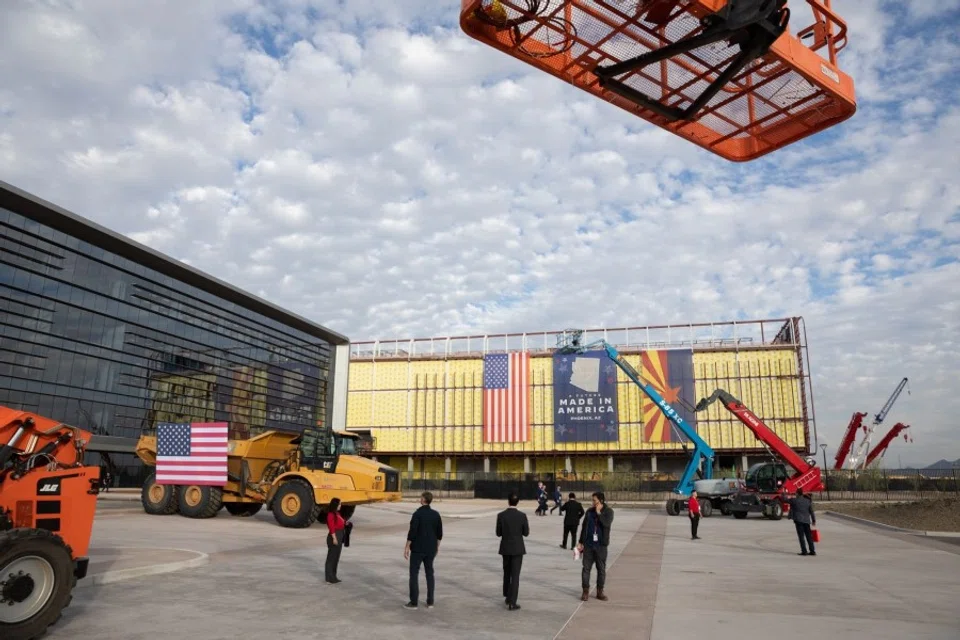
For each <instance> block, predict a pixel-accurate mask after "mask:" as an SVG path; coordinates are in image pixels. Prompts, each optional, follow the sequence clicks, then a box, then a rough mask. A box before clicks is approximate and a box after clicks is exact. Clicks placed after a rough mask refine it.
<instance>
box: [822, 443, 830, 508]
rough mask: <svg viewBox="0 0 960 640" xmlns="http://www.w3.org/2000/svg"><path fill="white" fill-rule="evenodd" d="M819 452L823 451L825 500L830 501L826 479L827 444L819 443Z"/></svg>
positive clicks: (828, 483)
mask: <svg viewBox="0 0 960 640" xmlns="http://www.w3.org/2000/svg"><path fill="white" fill-rule="evenodd" d="M820 450H821V451H823V484H824V485H825V486H826V488H827V500H829V499H830V482H829V479H828V478H827V443H826V442H821V443H820Z"/></svg>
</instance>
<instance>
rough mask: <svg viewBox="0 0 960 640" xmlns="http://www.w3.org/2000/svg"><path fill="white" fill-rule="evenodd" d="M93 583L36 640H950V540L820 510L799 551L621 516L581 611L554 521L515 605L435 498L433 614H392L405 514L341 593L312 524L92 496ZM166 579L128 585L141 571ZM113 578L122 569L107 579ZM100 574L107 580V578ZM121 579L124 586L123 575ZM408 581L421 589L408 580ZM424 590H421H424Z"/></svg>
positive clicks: (719, 531) (377, 538)
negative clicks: (595, 590) (601, 593)
mask: <svg viewBox="0 0 960 640" xmlns="http://www.w3.org/2000/svg"><path fill="white" fill-rule="evenodd" d="M102 502H103V505H102V508H101V509H100V510H99V513H98V517H97V521H96V525H95V530H94V538H93V542H92V550H91V558H92V564H91V571H92V572H93V579H92V580H89V582H88V584H85V585H84V586H83V587H82V588H79V589H77V591H76V597H75V598H74V602H73V604H72V605H71V606H70V608H69V609H67V611H66V613H65V614H64V618H63V619H62V620H61V621H60V622H59V623H58V624H57V625H56V626H55V627H54V628H53V629H52V630H51V633H50V636H49V637H50V638H52V639H54V640H57V639H65V638H76V637H90V638H98V639H100V640H112V639H114V638H116V639H121V638H122V639H125V640H126V639H129V640H138V639H141V638H143V639H147V638H151V639H152V638H155V637H156V634H157V633H158V632H162V633H163V634H164V635H165V636H167V637H170V638H179V637H191V638H195V639H197V640H207V639H209V640H218V639H220V638H224V639H226V638H230V639H233V638H236V637H237V635H238V634H242V635H243V636H245V637H247V636H249V637H257V636H258V635H260V634H270V635H271V637H286V636H288V635H290V636H294V635H295V634H297V635H299V636H300V637H339V638H370V637H376V636H378V635H381V636H382V635H389V636H391V637H416V638H418V639H421V638H422V639H424V640H429V639H433V638H437V639H440V638H444V639H448V638H478V639H479V638H507V637H509V638H530V639H534V638H536V639H540V638H543V639H552V638H558V637H559V638H583V637H589V638H592V639H601V638H631V639H633V638H636V639H638V640H646V639H647V638H654V639H656V640H685V639H687V638H689V639H690V640H693V639H694V638H696V639H697V640H702V638H705V637H708V638H711V640H725V639H727V638H730V639H733V638H737V640H742V638H743V637H745V635H749V634H753V633H761V634H771V633H775V634H776V636H777V638H778V639H783V640H789V639H791V638H797V639H799V638H804V640H806V639H808V638H811V637H824V638H827V637H842V638H845V639H847V640H851V639H855V638H865V639H866V638H871V639H873V638H891V639H892V638H897V639H900V638H922V639H931V640H933V639H940V638H942V639H944V640H948V639H949V640H956V638H957V637H960V613H958V609H957V607H956V597H955V594H956V593H960V547H958V546H957V545H953V544H949V543H945V542H942V541H938V540H935V539H924V538H918V537H916V536H909V535H903V534H891V533H888V532H884V531H879V530H876V529H872V528H868V527H863V526H859V525H856V524H853V523H849V522H843V521H840V520H831V519H829V518H827V517H821V523H820V525H821V526H820V528H821V531H822V533H823V544H822V545H821V546H820V548H819V549H818V551H819V553H818V556H817V557H815V558H801V557H798V556H797V555H795V553H796V551H797V542H796V537H795V535H794V533H793V526H792V523H790V522H789V521H787V520H783V521H780V522H771V521H767V520H763V519H761V518H758V517H751V518H750V519H748V520H746V521H738V520H734V519H732V518H721V517H713V518H709V519H705V520H704V521H703V522H702V524H701V531H700V534H701V536H702V537H703V539H702V540H699V541H692V540H690V539H689V530H688V524H687V520H686V518H684V517H667V516H665V515H663V514H662V512H661V511H659V510H657V511H646V510H639V509H627V508H620V509H618V510H617V513H616V520H615V523H614V535H613V537H612V546H611V549H610V560H611V567H610V571H609V576H608V584H607V590H608V592H609V595H610V598H611V599H610V601H608V602H598V601H596V600H594V599H591V600H590V602H587V603H580V602H579V600H578V596H579V592H580V589H579V571H580V569H579V565H578V564H577V563H575V562H574V561H573V560H572V558H571V556H570V552H568V551H564V550H562V549H560V548H559V547H558V546H557V545H558V543H559V539H560V534H561V518H559V517H557V516H547V517H543V518H537V517H535V516H533V515H532V510H533V508H534V507H533V505H532V504H526V505H522V506H524V507H526V510H527V512H528V514H530V522H531V527H532V533H531V537H530V540H529V541H528V545H527V548H528V552H529V555H528V556H527V558H526V559H525V560H524V565H523V574H522V577H521V587H520V604H521V605H522V609H521V610H520V611H515V612H509V611H507V610H506V609H505V608H504V606H503V599H502V597H501V593H500V590H501V565H500V558H499V556H497V554H496V550H497V538H496V537H495V535H494V524H495V514H496V512H497V511H498V510H499V509H500V508H501V505H500V504H497V503H492V502H486V501H444V502H442V503H435V506H437V508H438V509H439V510H440V511H441V513H442V514H443V515H444V516H445V521H444V526H445V539H444V542H443V545H442V546H441V552H440V555H439V556H438V558H437V562H436V569H437V606H436V607H435V608H434V609H433V610H430V611H428V610H426V609H422V610H420V611H406V610H404V609H403V608H402V605H403V603H404V602H405V601H406V599H407V597H406V586H407V570H406V563H405V561H404V560H403V556H402V551H403V540H404V536H405V533H406V526H407V523H408V521H409V514H410V513H411V512H412V511H413V509H414V508H415V505H412V504H406V503H402V504H391V505H378V506H375V507H362V508H360V509H358V511H357V514H356V516H355V518H354V520H355V523H356V526H355V530H354V531H355V532H354V537H353V541H352V544H351V546H350V547H349V548H347V549H345V550H344V553H343V558H342V560H341V570H340V577H341V578H342V579H343V583H341V584H339V585H336V586H330V585H326V584H325V583H324V581H323V559H324V555H325V547H323V536H324V530H323V528H321V527H320V526H319V525H315V526H314V527H312V528H311V529H308V530H293V529H283V528H281V527H279V526H278V525H276V523H275V522H274V521H273V517H272V515H270V514H268V513H261V514H258V516H256V517H255V518H252V519H246V518H244V519H241V518H234V517H231V516H229V515H228V514H227V513H226V511H221V512H220V514H219V516H218V517H216V518H214V519H212V520H205V521H202V520H201V521H197V520H189V519H186V518H182V517H180V516H167V517H156V516H147V515H145V514H143V513H142V512H141V511H139V508H138V504H137V503H131V502H126V503H124V502H119V501H118V502H109V503H107V501H102ZM168 563H175V564H174V565H173V566H178V565H176V563H180V565H179V566H181V567H182V568H180V569H179V570H177V571H175V572H171V573H163V574H155V575H149V576H145V577H129V576H130V575H132V574H134V573H136V571H137V569H138V568H139V569H146V570H147V571H160V570H163V568H164V565H166V564H168ZM120 571H123V572H125V573H120V574H118V573H117V572H120ZM111 575H113V576H117V577H116V578H115V579H117V580H120V581H116V582H110V579H111ZM121 579H122V580H121ZM421 580H422V578H421ZM421 594H422V595H425V585H423V583H422V582H421Z"/></svg>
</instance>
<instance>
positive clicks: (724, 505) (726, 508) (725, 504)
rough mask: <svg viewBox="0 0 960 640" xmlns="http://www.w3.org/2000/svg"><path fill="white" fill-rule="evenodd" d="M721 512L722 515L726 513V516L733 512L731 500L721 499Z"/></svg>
mask: <svg viewBox="0 0 960 640" xmlns="http://www.w3.org/2000/svg"><path fill="white" fill-rule="evenodd" d="M720 513H721V514H722V515H725V516H728V515H730V514H731V513H732V511H731V510H730V501H729V500H721V501H720Z"/></svg>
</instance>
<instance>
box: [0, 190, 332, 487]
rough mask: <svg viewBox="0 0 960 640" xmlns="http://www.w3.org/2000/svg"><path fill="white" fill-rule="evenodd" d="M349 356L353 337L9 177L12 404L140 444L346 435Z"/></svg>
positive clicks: (7, 308)
mask: <svg viewBox="0 0 960 640" xmlns="http://www.w3.org/2000/svg"><path fill="white" fill-rule="evenodd" d="M348 364H349V341H348V339H347V338H346V337H344V336H342V335H339V334H337V333H335V332H333V331H330V330H329V329H326V328H324V327H322V326H320V325H317V324H315V323H312V322H310V321H308V320H306V319H304V318H301V317H299V316H296V315H294V314H292V313H289V312H287V311H284V310H283V309H280V308H279V307H276V306H274V305H272V304H270V303H268V302H266V301H264V300H262V299H260V298H257V297H255V296H252V295H250V294H247V293H245V292H243V291H241V290H239V289H237V288H235V287H232V286H230V285H228V284H226V283H223V282H221V281H219V280H216V279H214V278H212V277H210V276H208V275H205V274H203V273H201V272H200V271H198V270H196V269H193V268H191V267H189V266H187V265H185V264H184V263H182V262H179V261H177V260H174V259H171V258H169V257H166V256H164V255H162V254H160V253H158V252H156V251H153V250H152V249H149V248H148V247H145V246H143V245H140V244H138V243H135V242H133V241H131V240H129V239H127V238H125V237H123V236H120V235H119V234H116V233H113V232H111V231H109V230H107V229H105V228H103V227H100V226H99V225H96V224H93V223H92V222H90V221H87V220H85V219H83V218H80V217H78V216H76V215H74V214H71V213H69V212H67V211H64V210H63V209H60V208H59V207H56V206H54V205H52V204H50V203H47V202H44V201H41V200H39V199H38V198H36V197H34V196H32V195H30V194H27V193H25V192H23V191H20V190H18V189H16V188H15V187H12V186H10V185H7V184H5V183H2V182H0V405H6V406H9V407H13V408H18V409H22V410H25V411H32V412H35V413H37V414H40V415H42V416H46V417H49V418H53V419H56V420H59V421H61V422H64V423H67V424H71V425H75V426H78V427H81V428H83V429H87V430H89V431H91V432H94V433H101V434H107V435H112V436H123V437H128V438H136V437H139V436H140V434H141V433H143V432H144V431H150V430H151V429H153V428H154V427H155V425H156V424H157V423H158V422H167V421H182V422H221V421H224V422H228V423H229V424H230V431H231V437H237V438H245V437H250V436H252V435H256V434H257V433H260V432H262V431H264V430H268V429H271V428H283V429H292V430H300V429H302V428H304V427H307V426H316V425H320V426H326V425H331V426H333V427H334V428H340V429H342V428H343V427H344V426H345V422H346V418H345V416H346V383H347V381H346V377H347V366H348ZM114 460H115V461H116V463H117V465H118V468H117V472H118V474H119V477H118V478H117V480H118V481H119V484H120V485H121V486H139V482H140V481H141V479H142V477H143V476H144V475H146V472H147V471H148V470H145V469H143V468H142V467H141V465H140V463H139V461H138V460H136V458H134V457H133V456H132V455H129V454H126V455H121V456H120V457H119V458H117V457H114Z"/></svg>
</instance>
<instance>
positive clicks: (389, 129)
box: [0, 0, 960, 461]
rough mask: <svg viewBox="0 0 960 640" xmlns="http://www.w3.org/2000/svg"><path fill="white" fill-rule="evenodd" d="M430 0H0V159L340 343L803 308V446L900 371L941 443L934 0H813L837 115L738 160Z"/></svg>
mask: <svg viewBox="0 0 960 640" xmlns="http://www.w3.org/2000/svg"><path fill="white" fill-rule="evenodd" d="M459 6H460V3H459V2H454V1H453V0H446V1H444V2H436V1H435V0H408V1H407V2H403V3H374V2H370V1H361V0H357V1H355V2H354V1H351V2H349V3H331V2H329V0H284V1H280V0H277V1H275V2H266V1H264V2H256V1H255V0H237V1H234V2H217V3H196V2H187V1H186V0H179V1H174V0H171V1H169V2H167V3H164V4H162V5H161V4H157V3H129V4H124V5H123V7H122V8H121V9H118V8H117V4H116V3H113V2H107V1H106V0H99V1H97V0H88V1H86V2H83V3H71V2H63V3H52V2H49V3H32V2H26V1H24V0H16V1H15V2H13V3H12V5H11V7H8V8H6V9H5V10H6V17H8V18H9V19H7V20H4V21H3V23H2V24H0V87H3V88H0V174H2V175H3V176H4V179H5V180H7V181H9V182H11V183H13V184H16V185H18V186H20V187H22V188H25V189H27V190H30V191H33V192H35V193H37V194H38V195H40V196H42V197H44V198H47V199H50V200H53V201H55V202H57V203H58V204H61V205H63V206H65V207H67V208H69V209H71V210H73V211H76V212H77V213H79V214H81V215H84V216H86V217H89V218H92V219H93V220H95V221H97V222H99V223H101V224H104V225H106V226H108V227H111V228H113V229H116V230H118V231H120V232H122V233H126V234H128V235H130V236H131V237H133V238H135V239H137V240H140V241H141V242H146V243H147V244H150V245H151V246H154V247H156V248H157V249H159V250H161V251H164V252H166V253H168V254H170V255H173V256H175V257H178V258H181V259H183V258H186V257H189V258H190V261H191V263H192V264H194V265H195V266H197V267H198V268H200V269H203V270H205V271H207V272H209V273H211V274H213V275H215V276H217V277H219V278H221V279H224V280H227V281H230V282H234V283H236V284H238V285H239V286H241V287H243V288H244V289H246V290H248V291H251V292H253V293H256V294H258V295H262V296H264V297H266V298H268V299H270V300H271V301H273V302H276V303H278V304H280V305H282V306H285V307H288V308H290V309H291V310H293V311H295V312H297V313H300V314H302V315H305V316H307V317H310V318H312V319H314V320H316V321H318V322H321V323H323V324H326V325H328V326H330V327H331V328H334V329H336V330H338V331H341V332H343V333H345V334H346V335H348V336H350V337H351V338H353V339H356V340H362V339H370V338H392V337H408V336H424V335H449V334H460V333H471V334H476V333H478V332H499V331H511V332H514V331H537V330H544V329H556V328H560V327H566V326H574V325H583V326H587V327H596V326H600V325H601V324H605V325H606V326H608V327H610V326H623V325H637V324H644V323H654V324H662V323H667V322H677V323H687V322H698V321H706V322H709V321H720V320H727V319H733V318H738V317H745V318H763V317H779V316H783V315H792V314H797V315H803V316H804V317H805V318H806V322H807V328H808V336H809V339H810V343H811V348H810V350H811V358H812V363H811V364H812V371H813V374H814V376H815V378H814V390H815V400H816V409H817V418H818V424H819V428H820V433H821V434H822V435H823V436H824V437H825V438H826V439H827V441H828V442H829V443H830V444H831V446H833V445H835V444H836V443H837V442H838V441H839V439H840V435H841V432H842V429H843V427H844V426H845V425H846V422H847V420H848V418H849V414H850V413H852V412H853V411H855V410H862V411H868V412H876V411H877V410H879V407H880V406H881V405H882V403H883V401H884V400H885V399H886V397H887V396H888V395H889V393H890V391H892V389H893V387H894V386H895V384H896V382H897V381H898V380H899V379H900V378H901V377H902V376H908V377H909V378H910V380H911V390H912V395H910V396H905V397H903V398H901V399H900V401H899V402H898V404H897V406H896V407H895V409H894V412H893V413H892V414H891V416H890V418H889V419H888V421H889V422H890V423H891V424H892V423H893V422H895V421H898V420H902V421H904V422H908V423H911V424H913V425H914V431H915V433H914V437H915V439H916V442H915V444H913V445H911V447H912V448H911V449H909V450H908V449H906V448H904V451H903V456H904V457H905V458H909V459H910V460H914V459H918V460H931V461H932V460H934V459H937V458H940V457H954V458H955V457H960V445H958V444H957V443H956V440H955V439H953V436H952V433H953V431H952V429H953V426H952V421H951V420H952V416H954V415H957V414H958V413H960V399H958V398H960V396H958V395H957V394H956V393H955V391H954V386H955V384H956V382H955V380H956V376H957V373H958V370H960V368H958V365H957V362H960V359H958V356H960V353H958V350H960V326H958V322H960V307H958V305H960V302H958V301H960V272H958V270H957V269H958V267H957V264H958V262H957V261H958V259H960V187H958V186H956V184H957V183H956V182H955V180H954V178H955V176H956V174H957V169H958V163H957V161H956V160H955V157H956V149H957V148H958V147H960V109H958V107H957V106H956V104H957V98H958V94H960V86H958V75H957V71H956V65H955V64H952V63H951V61H952V60H955V59H956V58H957V54H958V53H960V51H958V45H957V44H956V42H955V40H956V39H955V37H954V36H955V33H954V32H955V27H956V24H957V10H958V3H957V2H950V3H946V2H934V1H932V0H930V1H926V0H924V1H922V2H921V1H919V0H917V1H915V2H911V3H907V5H906V6H902V4H901V3H897V2H893V1H892V0H890V1H880V0H870V1H866V0H864V1H857V2H854V1H852V0H849V1H847V2H840V1H838V2H836V3H835V8H836V10H837V11H838V12H839V13H840V14H841V15H843V16H844V17H845V18H846V19H847V22H848V23H849V25H850V42H849V46H848V47H847V49H846V50H844V51H843V52H841V57H840V63H841V66H842V67H843V68H844V69H845V70H847V71H848V72H850V73H851V74H852V75H853V77H854V79H855V81H856V83H857V91H858V98H859V104H858V109H859V111H858V113H857V115H856V116H855V117H854V118H853V119H851V120H850V121H848V122H846V123H844V124H843V125H841V126H840V127H838V128H837V129H836V130H835V131H833V132H830V133H827V134H821V135H819V136H816V137H814V138H812V139H810V140H809V141H807V142H805V143H802V144H798V145H795V146H793V147H789V148H787V149H784V150H782V151H780V152H778V153H776V154H773V155H771V156H768V157H767V158H765V159H763V160H762V161H758V162H755V163H748V164H745V165H733V164H730V163H726V162H724V161H721V160H719V159H717V158H715V157H713V156H711V155H709V154H707V153H706V152H703V151H701V150H700V149H699V148H697V147H695V146H693V145H691V144H689V143H686V142H684V141H682V140H680V139H679V138H676V137H674V136H671V135H670V134H667V133H666V132H664V131H662V130H660V129H658V128H656V127H654V126H652V125H648V124H646V123H644V122H643V121H641V120H639V119H636V118H633V117H631V116H630V115H629V114H627V113H625V112H624V111H622V110H620V109H618V108H616V107H613V106H611V105H608V104H605V103H602V102H600V101H597V100H594V99H592V98H591V97H590V96H588V95H587V94H585V93H584V92H582V91H580V90H578V89H575V88H573V87H569V86H567V85H564V84H563V83H561V82H559V81H557V80H555V79H554V78H552V77H549V76H547V75H546V74H540V73H537V72H535V71H534V70H533V69H532V68H531V67H528V66H527V65H524V64H522V63H520V62H518V61H516V60H513V59H512V58H509V57H508V56H505V55H503V54H500V53H497V52H495V51H493V50H492V49H489V48H486V47H483V46H481V45H479V44H478V43H476V42H475V41H473V40H471V39H469V38H467V37H466V36H464V35H463V34H462V33H461V32H460V31H459V27H458V26H457V14H458V10H459ZM347 7H349V8H347ZM796 13H797V14H798V15H799V14H802V13H803V12H802V11H797V12H796ZM799 19H800V18H797V20H799ZM794 24H799V22H795V23H794ZM41 43H42V44H41ZM908 451H909V453H908Z"/></svg>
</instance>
